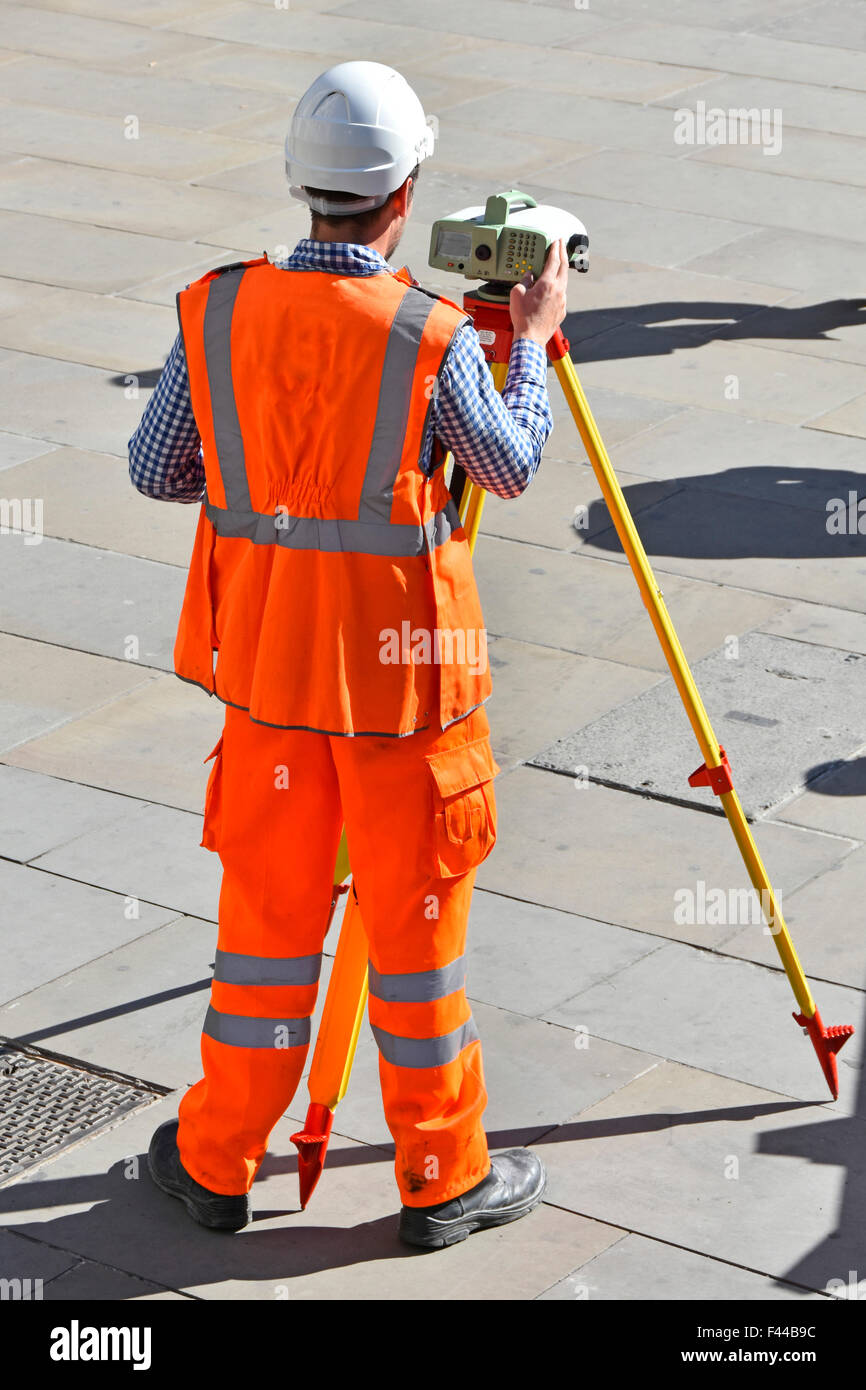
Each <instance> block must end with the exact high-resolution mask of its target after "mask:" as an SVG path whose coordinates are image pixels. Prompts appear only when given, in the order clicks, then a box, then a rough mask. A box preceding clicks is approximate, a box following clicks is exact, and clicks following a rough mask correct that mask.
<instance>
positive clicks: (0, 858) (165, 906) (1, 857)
mask: <svg viewBox="0 0 866 1390" xmlns="http://www.w3.org/2000/svg"><path fill="white" fill-rule="evenodd" d="M187 814H188V815H189V814H192V813H191V812H187ZM87 833H88V832H87V831H84V834H87ZM72 843H73V842H72V840H67V841H66V844H68V845H69V844H72ZM51 852H52V851H51V850H43V851H42V853H43V854H50V853H51ZM36 858H39V856H38V855H37V856H36ZM0 863H10V864H17V865H18V867H19V868H20V867H22V865H21V860H20V859H9V858H8V856H7V855H5V854H0ZM23 867H24V868H25V869H37V870H38V871H39V873H42V874H48V875H49V876H51V877H52V878H63V879H66V880H67V882H69V883H81V884H83V885H84V887H85V888H96V889H97V890H98V891H99V892H100V893H113V894H114V896H115V897H117V898H129V897H135V898H136V900H137V901H138V902H139V903H143V904H144V905H145V906H146V907H158V908H161V909H162V910H163V911H164V912H174V913H175V914H176V915H177V917H191V916H193V915H194V914H192V913H189V912H184V910H183V908H182V907H175V906H174V905H173V904H172V903H158V902H153V901H152V900H151V899H150V898H142V897H140V896H139V895H138V894H137V893H136V894H130V893H123V892H121V890H120V889H118V888H106V887H104V886H103V885H102V884H101V883H91V882H90V880H89V879H84V878H75V877H74V875H73V874H61V873H58V872H57V870H56V869H48V868H46V867H44V866H43V865H41V864H36V863H34V862H33V861H32V860H28V861H27V862H26V863H25V864H24V865H23ZM196 920H200V921H202V922H210V923H212V925H214V926H215V925H216V920H217V919H216V918H215V917H214V918H210V917H202V918H197V919H196ZM163 926H168V923H167V922H164V923H163ZM153 930H154V931H158V930H159V928H157V927H155V928H153ZM149 935H150V932H142V936H149ZM133 940H135V941H137V940H138V937H133ZM107 954H110V953H107ZM67 973H69V972H67ZM22 997H23V996H22Z"/></svg>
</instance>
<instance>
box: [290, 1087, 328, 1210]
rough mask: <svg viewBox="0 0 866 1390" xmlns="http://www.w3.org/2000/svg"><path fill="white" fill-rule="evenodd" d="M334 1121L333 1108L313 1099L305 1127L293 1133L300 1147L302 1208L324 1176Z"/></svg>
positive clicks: (299, 1181) (299, 1179) (299, 1177)
mask: <svg viewBox="0 0 866 1390" xmlns="http://www.w3.org/2000/svg"><path fill="white" fill-rule="evenodd" d="M333 1123H334V1112H333V1110H329V1109H328V1107H327V1105H321V1104H319V1102H318V1101H312V1102H311V1104H310V1106H309V1108H308V1110H307V1118H306V1120H305V1121H304V1128H303V1129H302V1130H299V1131H298V1133H297V1134H293V1135H292V1143H293V1144H296V1145H297V1147H298V1184H299V1186H300V1189H301V1208H302V1210H303V1208H305V1207H306V1205H307V1203H308V1202H309V1200H310V1198H311V1197H312V1195H313V1191H314V1189H315V1186H316V1183H317V1182H318V1181H319V1178H320V1177H321V1176H322V1169H323V1168H324V1166H325V1154H326V1153H327V1152H328V1140H329V1139H330V1137H331V1125H332V1124H333Z"/></svg>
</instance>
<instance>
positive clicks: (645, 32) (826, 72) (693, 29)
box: [568, 0, 866, 92]
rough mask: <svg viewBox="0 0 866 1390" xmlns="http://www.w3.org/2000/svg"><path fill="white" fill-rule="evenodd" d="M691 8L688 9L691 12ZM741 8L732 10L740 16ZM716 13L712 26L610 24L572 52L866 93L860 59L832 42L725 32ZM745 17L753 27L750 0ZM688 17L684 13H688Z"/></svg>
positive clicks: (579, 40)
mask: <svg viewBox="0 0 866 1390" xmlns="http://www.w3.org/2000/svg"><path fill="white" fill-rule="evenodd" d="M691 12H692V7H691V5H689V9H688V14H689V15H691ZM736 13H737V10H736V9H735V10H732V15H735V14H736ZM717 15H718V12H717V11H714V13H713V16H712V26H713V27H707V26H705V25H697V24H695V25H694V26H692V25H690V24H676V23H674V24H671V23H670V22H668V21H667V20H666V21H665V23H664V24H662V23H658V22H656V23H653V24H618V25H611V24H609V25H608V26H607V27H606V28H605V29H603V30H600V31H599V32H598V33H597V34H589V35H587V36H586V37H579V38H577V39H576V40H575V41H574V42H573V43H570V44H569V45H568V47H570V48H581V47H585V48H586V49H587V50H588V51H589V52H590V53H608V54H610V55H611V56H615V57H621V58H638V59H640V60H641V61H646V60H647V59H650V60H658V61H659V62H668V61H669V60H670V56H671V54H672V53H676V55H677V58H678V59H680V60H681V61H682V62H684V63H689V64H690V65H692V66H693V67H700V68H707V69H714V70H715V71H717V72H722V73H740V74H754V75H756V76H758V77H776V78H779V79H780V80H781V81H782V82H808V83H811V84H813V85H814V84H817V85H820V86H825V85H826V86H828V87H851V88H853V89H854V90H855V91H861V92H862V91H864V90H866V73H864V71H863V62H862V59H861V57H860V55H859V54H858V53H856V52H850V51H849V50H848V49H847V48H845V47H834V46H833V45H832V44H824V43H821V44H816V43H815V42H814V36H813V41H812V42H810V43H794V42H790V41H788V40H784V39H778V38H763V37H761V36H760V35H759V34H754V33H739V34H731V33H725V32H723V31H722V29H721V28H719V27H718V20H717ZM739 15H740V18H741V19H742V18H746V19H747V20H748V25H746V26H744V27H751V25H752V24H753V23H754V18H753V16H754V10H753V9H752V7H751V3H750V0H748V3H747V4H746V6H739ZM684 17H685V15H684Z"/></svg>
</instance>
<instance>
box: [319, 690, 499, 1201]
mask: <svg viewBox="0 0 866 1390" xmlns="http://www.w3.org/2000/svg"><path fill="white" fill-rule="evenodd" d="M488 732H489V725H488V724H487V719H486V715H485V714H484V711H483V710H479V711H476V712H475V713H474V714H472V715H469V716H468V717H467V718H466V719H465V720H461V721H460V722H459V724H455V725H451V726H450V727H449V728H448V729H447V730H445V731H444V732H443V731H442V730H433V731H424V732H422V733H418V734H414V735H413V736H412V737H411V738H407V739H402V740H399V741H397V740H394V741H389V743H388V744H387V745H385V743H384V741H383V740H377V739H370V740H362V739H345V740H339V739H333V738H332V740H331V747H332V750H333V754H334V761H335V763H336V767H337V774H338V777H339V781H340V795H341V799H342V804H343V812H344V815H345V819H346V833H347V837H348V843H349V855H350V859H351V862H352V867H353V871H354V875H355V883H356V885H357V891H358V900H359V903H360V908H361V916H362V919H363V922H364V928H365V931H366V933H367V938H368V941H369V953H370V962H371V964H370V968H369V971H368V980H369V986H370V998H369V1019H370V1025H371V1028H372V1031H373V1035H374V1038H375V1039H376V1042H377V1044H378V1048H379V1079H380V1084H381V1089H382V1102H383V1106H384V1110H385V1117H386V1120H387V1123H388V1128H389V1129H390V1131H391V1135H392V1137H393V1139H394V1144H395V1148H396V1155H395V1164H394V1172H395V1177H396V1180H397V1185H398V1188H399V1190H400V1196H401V1199H402V1201H403V1203H404V1204H405V1205H406V1206H416V1207H420V1206H430V1205H433V1204H434V1203H437V1202H442V1201H447V1200H448V1199H449V1198H451V1197H455V1196H457V1195H459V1194H460V1193H462V1192H466V1191H467V1190H468V1189H469V1188H471V1187H474V1186H475V1185H476V1184H477V1183H478V1182H480V1181H481V1180H482V1178H484V1177H485V1176H486V1174H487V1173H488V1172H489V1170H490V1159H489V1155H488V1152H487V1140H486V1136H485V1133H484V1127H483V1124H482V1116H483V1112H484V1108H485V1105H486V1103H487V1091H486V1088H485V1085H484V1072H483V1065H482V1056H481V1043H480V1041H479V1039H478V1034H477V1031H476V1026H475V1023H474V1021H473V1019H472V1013H471V1009H470V1007H469V1003H468V1001H467V999H466V994H465V974H466V972H465V962H464V960H463V956H464V952H465V948H466V924H467V918H468V915H469V904H470V900H471V896H472V887H473V883H474V879H475V872H476V870H475V867H474V866H473V867H471V868H470V869H468V870H467V871H466V872H463V873H460V874H457V875H454V876H453V877H448V878H440V877H439V876H438V874H439V869H438V868H437V866H436V862H435V859H436V856H435V852H434V851H435V843H434V835H435V824H434V813H435V811H436V805H435V802H434V796H433V792H434V782H433V778H432V775H431V771H430V768H429V766H428V765H427V763H426V761H425V757H429V756H430V755H431V754H432V753H435V752H439V751H444V750H447V749H459V748H460V746H461V745H462V744H469V743H471V742H472V741H473V740H476V739H479V738H482V739H483V738H484V737H485V736H486V735H487V733H488ZM455 757H456V758H457V759H458V761H459V752H458V753H456V754H455Z"/></svg>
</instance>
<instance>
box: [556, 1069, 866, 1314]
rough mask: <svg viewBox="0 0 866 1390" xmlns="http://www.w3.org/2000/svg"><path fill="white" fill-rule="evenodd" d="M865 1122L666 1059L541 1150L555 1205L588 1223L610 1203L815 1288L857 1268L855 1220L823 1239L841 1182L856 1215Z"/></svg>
mask: <svg viewBox="0 0 866 1390" xmlns="http://www.w3.org/2000/svg"><path fill="white" fill-rule="evenodd" d="M800 1130H802V1131H804V1132H805V1134H804V1141H805V1142H804V1141H800V1143H799V1145H798V1137H797V1136H798V1131H800ZM863 1133H864V1126H863V1122H862V1119H856V1120H851V1119H847V1118H845V1119H840V1118H839V1117H838V1116H837V1115H836V1114H834V1112H833V1111H832V1110H829V1109H825V1108H824V1107H821V1108H818V1107H817V1106H815V1107H812V1106H809V1107H805V1108H802V1109H801V1108H800V1107H799V1105H797V1103H796V1102H794V1103H792V1102H791V1101H790V1100H787V1099H785V1098H784V1097H781V1096H778V1095H776V1094H774V1093H773V1092H772V1091H770V1090H767V1089H762V1088H758V1087H754V1086H746V1085H744V1084H743V1083H742V1082H740V1081H731V1080H729V1079H727V1078H724V1077H714V1076H710V1075H708V1074H707V1073H706V1072H701V1071H697V1070H694V1069H693V1068H691V1067H683V1066H678V1065H676V1064H673V1063H664V1064H662V1065H661V1066H659V1067H656V1068H655V1069H654V1070H653V1071H651V1072H648V1073H647V1074H646V1075H645V1076H643V1077H640V1078H638V1079H637V1080H636V1081H634V1082H633V1083H632V1084H631V1086H628V1087H625V1088H623V1089H622V1090H621V1091H618V1092H617V1093H616V1095H614V1096H611V1097H609V1098H608V1099H607V1100H605V1101H602V1102H601V1103H600V1104H599V1105H597V1106H593V1107H592V1108H591V1109H589V1110H586V1111H584V1112H583V1113H582V1114H581V1115H580V1117H579V1119H577V1120H576V1121H575V1122H574V1123H573V1124H570V1125H565V1126H562V1128H561V1129H560V1130H554V1131H553V1133H552V1134H550V1135H549V1136H548V1137H547V1138H546V1139H545V1140H544V1141H542V1142H541V1143H540V1144H539V1145H538V1153H539V1154H540V1156H541V1157H542V1159H543V1161H544V1163H545V1165H546V1166H547V1168H548V1172H549V1174H550V1182H549V1187H548V1196H549V1200H550V1201H551V1202H555V1203H556V1204H557V1205H559V1206H563V1207H567V1208H569V1209H571V1210H574V1211H579V1212H580V1213H582V1214H583V1215H590V1214H591V1215H592V1217H593V1218H594V1219H595V1220H604V1219H605V1213H606V1212H607V1213H611V1212H612V1211H614V1210H615V1211H616V1219H617V1221H618V1222H619V1223H620V1224H621V1225H622V1226H624V1227H627V1228H628V1229H629V1230H631V1231H633V1232H636V1233H639V1234H641V1235H644V1236H649V1237H652V1238H653V1239H656V1240H663V1241H667V1242H669V1243H670V1244H676V1245H682V1246H685V1247H686V1248H687V1249H690V1250H692V1251H693V1252H695V1253H699V1254H706V1255H710V1256H712V1257H713V1258H714V1259H722V1260H728V1261H730V1262H731V1263H732V1264H737V1265H740V1266H742V1267H745V1268H746V1269H751V1270H753V1271H756V1272H760V1273H763V1274H765V1275H768V1276H772V1277H773V1278H774V1279H782V1280H786V1281H787V1282H792V1281H793V1282H796V1283H802V1284H804V1285H805V1287H806V1288H807V1289H813V1290H823V1289H824V1288H825V1287H826V1284H827V1281H828V1280H829V1279H831V1278H835V1277H839V1276H840V1275H841V1277H842V1278H846V1277H847V1274H846V1271H847V1270H848V1269H849V1268H852V1269H854V1268H856V1267H857V1253H856V1252H857V1251H858V1248H859V1247H860V1233H859V1229H857V1227H856V1226H854V1225H853V1224H851V1223H849V1224H848V1225H847V1226H846V1228H845V1229H843V1230H840V1231H838V1239H829V1240H828V1239H827V1238H828V1236H829V1235H830V1234H831V1233H832V1234H834V1235H835V1234H837V1218H838V1214H839V1204H840V1201H841V1200H842V1199H843V1194H844V1191H845V1188H846V1186H847V1187H848V1188H850V1189H851V1192H852V1195H851V1199H850V1216H851V1218H853V1219H854V1220H856V1219H857V1214H858V1213H860V1214H861V1216H860V1219H861V1220H862V1207H863V1167H864V1160H863ZM795 1153H796V1154H797V1156H799V1157H800V1160H801V1161H800V1162H799V1163H794V1162H792V1161H791V1159H792V1157H794V1154H795ZM804 1157H805V1158H807V1159H812V1162H808V1161H807V1162H803V1161H802V1159H803V1158H804ZM846 1170H847V1171H846ZM793 1214H796V1219H792V1215H793ZM822 1248H823V1250H824V1252H825V1253H824V1255H823V1257H822V1258H820V1259H816V1258H814V1253H815V1251H816V1250H817V1249H822ZM849 1256H850V1257H851V1263H850V1264H849V1263H846V1261H847V1260H848V1258H849ZM807 1261H808V1267H806V1265H807Z"/></svg>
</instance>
